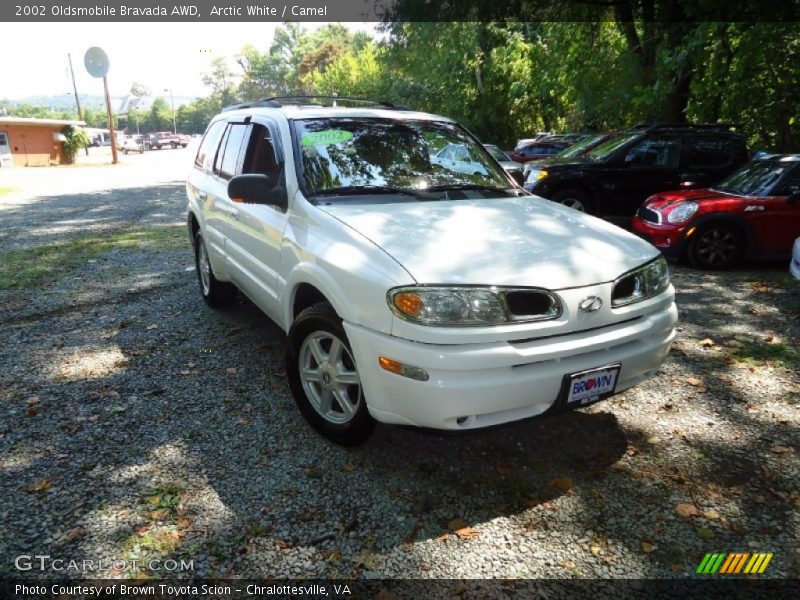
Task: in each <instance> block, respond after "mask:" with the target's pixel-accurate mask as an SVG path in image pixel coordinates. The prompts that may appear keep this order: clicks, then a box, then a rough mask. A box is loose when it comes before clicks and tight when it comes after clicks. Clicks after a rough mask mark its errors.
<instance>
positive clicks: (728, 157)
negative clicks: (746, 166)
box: [679, 132, 740, 188]
mask: <svg viewBox="0 0 800 600" xmlns="http://www.w3.org/2000/svg"><path fill="white" fill-rule="evenodd" d="M739 153H740V152H739V144H738V143H737V139H736V138H734V137H732V136H729V135H714V134H711V133H705V134H703V133H694V132H693V133H687V134H685V135H684V136H683V144H682V148H681V165H680V167H681V168H680V174H679V179H680V186H681V188H704V187H711V186H713V185H716V184H717V183H719V182H720V181H721V180H722V179H723V178H724V177H725V176H726V175H727V174H728V173H730V172H731V171H732V170H733V169H735V168H736V166H737V165H738V164H739V163H738V162H736V159H737V157H738V155H739Z"/></svg>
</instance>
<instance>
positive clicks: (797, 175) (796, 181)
mask: <svg viewBox="0 0 800 600" xmlns="http://www.w3.org/2000/svg"><path fill="white" fill-rule="evenodd" d="M798 192H800V166H797V167H795V168H794V172H793V173H790V174H789V176H788V177H787V178H786V179H785V180H784V181H783V183H781V184H780V186H779V187H778V189H777V190H775V192H774V193H773V195H774V196H791V195H792V194H796V193H798Z"/></svg>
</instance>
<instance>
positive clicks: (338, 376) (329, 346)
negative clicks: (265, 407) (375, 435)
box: [286, 302, 375, 446]
mask: <svg viewBox="0 0 800 600" xmlns="http://www.w3.org/2000/svg"><path fill="white" fill-rule="evenodd" d="M286 372H287V374H288V376H289V385H290V387H291V389H292V395H293V396H294V399H295V402H296V403H297V407H298V408H299V409H300V412H301V413H302V414H303V416H304V417H305V419H306V420H307V421H308V422H309V424H310V425H311V426H312V427H313V428H314V429H315V430H317V432H319V433H320V434H322V435H323V436H325V437H326V438H328V439H329V440H331V441H332V442H335V443H337V444H340V445H342V446H355V445H357V444H360V443H361V442H363V441H364V440H366V439H367V438H368V437H369V436H370V435H371V434H372V431H373V429H374V428H375V421H374V420H373V418H372V417H371V416H370V414H369V411H368V410H367V403H366V401H365V400H364V391H363V389H362V388H361V378H360V377H359V375H358V368H357V367H356V363H355V359H354V358H353V352H352V350H351V349H350V342H349V341H348V339H347V334H346V333H345V331H344V327H342V320H341V319H340V318H339V316H338V315H337V314H336V312H335V311H334V310H333V307H332V306H331V305H330V304H329V303H327V302H321V303H319V304H315V305H314V306H311V307H309V308H307V309H305V310H304V311H303V312H301V313H300V314H299V315H298V316H297V318H296V319H295V321H294V323H293V324H292V327H291V329H290V330H289V343H288V346H287V349H286Z"/></svg>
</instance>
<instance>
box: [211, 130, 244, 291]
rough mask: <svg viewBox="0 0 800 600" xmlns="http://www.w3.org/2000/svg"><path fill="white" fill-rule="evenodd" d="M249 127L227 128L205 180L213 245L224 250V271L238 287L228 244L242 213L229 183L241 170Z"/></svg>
mask: <svg viewBox="0 0 800 600" xmlns="http://www.w3.org/2000/svg"><path fill="white" fill-rule="evenodd" d="M248 127H249V126H248V125H247V124H246V123H228V124H227V126H226V128H225V131H224V133H223V134H222V140H221V142H220V144H219V148H218V149H217V152H216V155H215V157H214V160H213V164H212V168H211V173H210V174H209V176H208V177H207V179H206V180H207V182H208V184H207V193H208V198H207V199H206V229H207V230H208V231H209V232H213V240H214V242H215V243H216V244H217V245H218V246H221V250H220V253H221V255H222V256H223V257H224V259H225V270H226V272H227V273H228V275H229V277H230V278H231V280H233V282H234V283H236V284H237V285H238V284H239V283H240V278H241V277H240V274H239V273H237V272H236V268H235V267H236V265H237V264H238V263H237V261H236V260H235V259H234V260H232V259H231V255H230V241H229V240H230V238H231V236H232V235H233V234H234V233H235V229H236V219H237V217H238V216H239V209H238V207H237V206H236V205H235V204H234V203H233V201H232V200H231V199H230V197H229V196H228V181H230V179H231V177H233V176H234V175H235V174H236V173H237V171H238V169H239V165H240V160H241V154H242V146H243V142H244V139H245V136H246V134H247V129H248ZM212 266H213V265H212Z"/></svg>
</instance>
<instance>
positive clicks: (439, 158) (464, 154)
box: [431, 144, 488, 175]
mask: <svg viewBox="0 0 800 600" xmlns="http://www.w3.org/2000/svg"><path fill="white" fill-rule="evenodd" d="M431 163H433V164H434V165H439V166H440V167H444V168H445V169H447V170H449V171H453V172H456V173H469V174H472V175H488V171H487V170H486V167H485V166H484V163H485V161H484V160H481V158H479V157H478V156H477V155H476V153H475V149H474V148H472V149H470V148H468V147H467V146H466V145H465V144H447V145H446V146H445V147H444V148H442V149H441V150H439V151H438V152H437V153H436V154H433V155H431Z"/></svg>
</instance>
